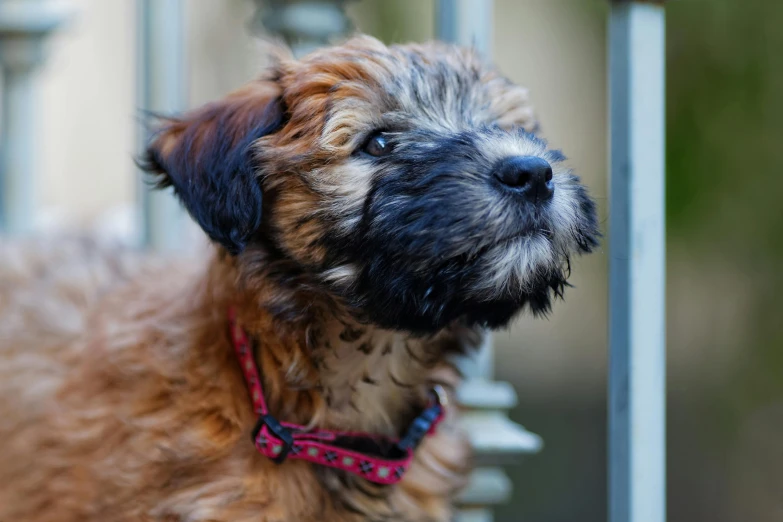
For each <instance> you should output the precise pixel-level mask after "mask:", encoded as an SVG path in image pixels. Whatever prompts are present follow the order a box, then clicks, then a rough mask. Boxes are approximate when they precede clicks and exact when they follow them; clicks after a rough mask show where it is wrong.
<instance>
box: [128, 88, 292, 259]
mask: <svg viewBox="0 0 783 522" xmlns="http://www.w3.org/2000/svg"><path fill="white" fill-rule="evenodd" d="M284 112H285V111H284V108H283V107H282V101H281V92H280V87H279V86H278V84H277V83H276V82H274V81H271V80H259V81H255V82H252V83H250V84H248V85H246V86H245V87H243V88H241V89H239V90H237V91H235V92H233V93H231V94H229V95H228V96H227V97H226V98H224V99H223V100H221V101H218V102H215V103H211V104H209V105H206V106H204V107H202V108H200V109H196V110H194V111H192V112H190V113H188V114H185V115H184V116H183V117H181V118H167V119H165V120H164V121H163V125H162V126H161V128H160V130H158V131H157V132H156V133H155V135H154V136H153V138H152V140H151V143H150V145H149V146H148V148H147V150H146V153H145V156H144V158H143V159H142V161H141V162H140V163H141V166H142V168H144V170H146V171H147V172H150V173H152V174H153V175H155V176H156V178H157V179H156V181H157V187H158V188H164V187H168V186H173V187H174V191H175V193H176V194H177V196H178V197H179V199H180V200H181V201H182V204H183V205H184V206H185V208H186V209H187V211H188V212H189V213H190V215H191V216H192V217H193V219H194V220H195V221H196V222H197V223H198V224H199V225H200V226H201V228H203V229H204V231H205V232H206V233H207V235H208V236H209V237H210V238H211V239H212V240H214V241H216V242H218V243H220V244H221V245H223V246H224V247H225V248H226V249H227V250H228V251H229V252H230V253H232V254H238V253H240V252H242V250H244V248H245V246H246V245H247V243H248V241H249V240H250V239H251V237H252V236H253V234H254V233H255V232H256V231H257V230H258V229H259V227H260V225H261V203H262V194H261V182H260V179H259V178H258V170H259V168H260V165H258V162H257V161H256V160H255V157H254V150H253V149H254V148H253V145H254V143H255V142H256V140H258V139H259V138H261V137H263V136H266V135H268V134H271V133H273V132H275V131H276V130H277V129H278V128H279V127H280V126H281V125H282V123H283V114H284Z"/></svg>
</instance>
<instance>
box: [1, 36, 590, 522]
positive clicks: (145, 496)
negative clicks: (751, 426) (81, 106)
mask: <svg viewBox="0 0 783 522" xmlns="http://www.w3.org/2000/svg"><path fill="white" fill-rule="evenodd" d="M535 127H536V125H535V120H534V117H533V113H532V111H531V108H530V106H529V104H528V99H527V93H526V91H525V90H524V89H522V88H520V87H517V86H515V85H513V84H512V83H511V82H509V81H508V80H506V79H505V78H503V77H502V76H501V75H500V74H498V73H497V72H496V71H495V70H494V69H492V68H491V67H489V66H487V65H486V64H484V63H483V62H482V61H481V60H479V59H478V58H477V57H476V56H475V55H474V54H473V53H472V52H470V51H467V50H463V49H458V48H455V47H451V46H445V45H442V44H427V45H407V46H396V47H386V46H384V45H383V44H381V43H380V42H378V41H376V40H374V39H371V38H367V37H359V38H355V39H353V40H351V41H349V42H347V43H345V44H343V45H342V46H339V47H334V48H330V49H326V50H322V51H317V52H315V53H313V54H311V55H309V56H307V57H305V58H303V59H302V60H299V61H296V60H293V59H291V58H288V57H283V58H280V59H279V60H278V62H277V63H276V64H275V65H274V66H273V67H272V68H271V69H270V70H269V71H268V72H267V73H265V74H264V76H263V77H262V78H260V79H258V80H256V81H254V82H251V83H250V84H249V85H247V86H245V87H243V88H241V89H239V90H238V91H236V92H234V93H232V94H230V95H228V96H227V97H226V98H225V99H223V100H221V101H219V102H216V103H214V104H211V105H207V106H206V107H203V108H201V109H198V110H195V111H193V112H191V113H189V114H186V115H185V116H183V117H181V118H177V119H166V120H164V121H163V122H162V124H161V127H160V130H159V132H158V133H157V134H156V135H155V137H154V139H153V140H152V143H151V145H150V148H149V151H148V154H147V155H146V157H145V158H144V160H143V161H142V163H143V165H144V167H145V168H146V169H147V170H149V171H150V172H152V173H153V176H155V179H156V180H157V182H158V184H159V186H161V187H166V186H173V188H174V190H175V192H176V194H177V195H178V197H179V198H180V199H181V201H182V203H183V205H184V206H185V208H186V209H187V210H188V212H189V213H190V214H191V216H192V217H193V219H194V220H195V221H196V222H197V223H198V224H199V225H200V226H201V227H202V228H203V229H204V231H205V232H206V233H207V235H208V236H209V237H210V238H211V239H212V240H213V242H214V244H215V247H214V248H213V249H212V251H211V252H210V253H209V254H206V255H204V256H203V257H200V258H199V259H194V260H190V261H181V262H175V261H171V260H162V259H153V258H150V257H145V256H141V255H139V254H137V253H134V252H122V251H120V250H119V249H116V248H104V247H102V246H99V245H97V244H95V243H92V242H90V241H80V242H60V241H39V242H36V243H27V244H20V243H5V244H2V245H0V248H2V252H3V254H2V263H0V440H2V441H3V444H2V445H0V485H2V486H1V487H0V520H1V521H3V522H5V521H9V522H10V521H14V520H20V521H21V520H24V521H48V520H52V521H61V522H66V521H86V520H94V521H101V522H110V521H129V520H134V521H137V520H150V521H152V520H161V521H170V522H174V521H232V522H241V521H259V520H263V521H269V522H288V521H301V522H316V521H319V522H320V521H330V522H331V521H355V522H359V521H367V520H372V521H408V522H414V521H415V522H424V521H433V522H440V521H444V522H445V521H447V520H451V519H452V518H453V516H454V508H453V501H454V498H455V495H456V493H457V492H458V491H459V490H460V488H461V487H462V486H464V484H465V481H466V476H467V472H468V470H469V464H470V462H469V461H470V459H469V448H468V444H467V442H466V439H465V438H464V436H463V435H462V434H460V432H459V431H458V430H457V429H456V427H455V419H454V416H455V414H456V413H457V412H456V411H455V408H454V407H449V408H448V410H447V418H446V420H445V422H444V423H442V424H441V425H440V426H439V428H438V430H437V431H436V433H435V434H434V435H432V436H430V437H427V438H425V440H424V441H423V443H422V444H421V446H419V448H418V449H417V450H416V454H415V460H414V463H413V465H412V467H411V469H410V470H409V472H408V473H407V474H406V475H405V477H404V479H403V481H402V482H401V483H399V484H397V485H394V486H380V485H375V484H372V483H370V482H367V481H365V480H363V479H361V478H359V477H356V476H354V475H350V474H346V473H344V472H342V471H339V470H333V469H327V468H323V467H319V466H316V465H313V464H310V463H307V462H304V461H295V460H289V461H286V462H284V463H282V464H275V463H273V462H271V461H270V460H268V459H266V458H265V457H263V456H261V455H260V454H258V453H257V451H256V450H255V448H254V447H253V445H252V443H251V441H250V437H249V434H250V432H251V430H252V428H253V425H254V424H255V421H256V419H255V418H254V415H253V412H252V407H251V402H250V399H249V397H248V392H247V389H246V386H245V383H244V381H243V378H242V375H241V372H240V368H239V366H238V364H237V361H236V359H235V356H234V352H233V347H232V344H231V341H230V337H229V333H228V323H227V312H228V309H229V308H230V307H232V306H233V307H235V309H236V310H237V311H238V319H239V324H240V325H241V326H242V327H243V328H244V329H245V331H246V332H247V333H248V335H249V336H250V337H251V338H252V339H253V341H254V344H255V356H256V359H257V361H258V365H259V367H260V368H261V373H262V380H263V385H264V390H265V393H266V396H267V402H268V403H269V407H270V410H271V411H272V413H273V414H274V415H275V417H277V418H278V419H280V420H285V421H289V422H295V423H300V424H307V425H310V426H314V427H320V428H326V429H339V430H354V431H366V432H371V433H377V434H383V435H387V436H392V437H395V436H399V435H400V434H401V431H402V430H404V429H405V427H406V426H407V424H408V423H409V422H410V420H411V419H412V418H413V417H414V416H415V415H416V414H417V413H418V412H419V411H420V410H421V408H422V407H423V406H424V404H425V400H426V398H425V397H426V393H427V391H428V389H429V388H430V387H431V386H432V384H433V383H442V384H444V385H445V387H446V388H447V389H448V390H449V392H450V393H451V394H452V395H453V390H454V386H456V385H457V384H458V382H459V378H458V376H457V373H456V371H455V370H454V369H453V367H452V366H451V365H450V364H449V363H448V360H449V356H450V355H452V354H455V353H461V352H464V351H465V350H466V349H470V347H472V346H475V345H477V343H478V342H479V340H480V332H481V330H482V329H483V328H485V327H500V326H504V325H506V324H507V323H508V321H509V320H510V319H511V318H512V317H513V316H514V315H515V314H516V313H517V312H519V311H521V310H523V309H525V308H529V309H531V310H532V311H533V312H543V311H546V310H547V309H548V307H549V303H550V299H551V297H553V296H555V295H559V294H561V292H562V289H563V287H564V285H565V280H566V277H567V275H568V264H569V256H571V255H572V254H574V253H579V252H586V251H589V250H590V248H591V247H592V246H593V245H594V243H595V238H596V236H597V232H596V223H595V211H594V207H593V203H592V201H591V200H590V199H589V198H588V197H587V195H586V192H585V190H584V188H583V187H582V186H581V185H580V184H579V182H578V179H577V178H576V177H575V176H573V175H572V174H571V173H570V171H568V170H567V169H565V168H564V167H563V166H562V162H563V160H564V158H563V156H562V154H561V153H560V152H558V151H553V150H551V149H549V148H548V147H547V145H546V143H545V142H543V141H542V140H541V139H539V138H538V137H536V136H535V135H534V134H532V132H534V131H535ZM509 156H514V157H516V156H525V157H530V156H535V157H538V158H541V159H543V160H545V161H547V162H548V163H549V164H551V171H550V173H549V177H550V178H552V179H551V181H548V183H549V184H550V188H551V189H552V190H553V191H554V192H553V195H552V197H551V199H550V200H547V201H545V202H539V201H537V200H536V201H532V200H529V198H528V200H525V199H524V198H522V197H521V196H519V194H517V193H514V191H510V190H507V187H500V186H497V182H496V179H495V178H493V175H492V173H493V169H495V166H496V165H497V164H498V162H499V161H501V160H503V159H504V158H507V157H509ZM552 174H553V175H552ZM517 192H518V191H517ZM453 403H454V401H451V404H452V405H453Z"/></svg>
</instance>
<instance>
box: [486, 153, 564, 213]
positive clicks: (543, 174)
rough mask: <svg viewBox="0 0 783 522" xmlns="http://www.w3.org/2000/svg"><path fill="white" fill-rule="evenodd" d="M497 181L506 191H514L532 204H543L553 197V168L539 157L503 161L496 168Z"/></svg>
mask: <svg viewBox="0 0 783 522" xmlns="http://www.w3.org/2000/svg"><path fill="white" fill-rule="evenodd" d="M494 175H495V179H497V180H498V181H499V182H500V183H501V184H502V185H503V187H504V188H505V189H508V190H513V191H514V192H518V193H519V194H521V195H523V196H525V197H526V198H527V199H529V200H530V201H532V202H542V201H545V200H548V199H549V198H551V197H552V195H553V194H554V192H555V185H554V183H553V182H552V166H551V165H550V164H549V162H547V161H546V160H545V159H543V158H539V157H537V156H512V157H510V158H506V159H504V160H502V161H501V162H500V163H499V164H498V165H497V167H496V168H495V172H494Z"/></svg>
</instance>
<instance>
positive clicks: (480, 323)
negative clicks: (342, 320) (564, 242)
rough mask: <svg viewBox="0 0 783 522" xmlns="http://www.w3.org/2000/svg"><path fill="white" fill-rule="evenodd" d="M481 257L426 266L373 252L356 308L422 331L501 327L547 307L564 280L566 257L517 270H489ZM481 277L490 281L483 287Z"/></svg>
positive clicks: (379, 321) (372, 318)
mask: <svg viewBox="0 0 783 522" xmlns="http://www.w3.org/2000/svg"><path fill="white" fill-rule="evenodd" d="M485 261H486V259H484V258H479V259H475V260H473V261H472V262H470V263H466V262H465V260H464V259H454V260H451V261H449V262H446V263H443V264H441V265H440V266H435V267H433V268H432V269H428V270H412V269H410V268H407V267H408V266H410V264H408V263H404V262H389V261H387V260H386V259H385V258H384V257H383V256H378V257H377V258H376V259H375V261H374V263H371V264H370V265H369V267H368V269H367V270H365V271H364V273H363V274H362V277H361V278H360V281H359V285H358V289H359V292H360V296H361V297H360V298H359V302H360V306H359V307H360V308H361V310H362V312H363V314H364V315H365V316H366V320H367V321H369V322H371V323H374V324H376V325H378V326H381V327H383V328H388V329H393V330H403V331H407V332H412V333H415V334H421V335H427V334H433V333H436V332H438V331H439V330H441V329H443V328H445V327H448V326H450V325H453V324H459V325H461V326H467V327H482V328H489V329H500V328H505V327H507V326H508V325H509V323H510V322H511V321H512V320H513V319H514V317H515V316H517V315H518V314H519V313H520V312H522V311H524V310H529V311H530V312H532V313H533V314H536V315H540V314H545V313H547V312H548V311H549V310H550V308H551V305H552V301H553V300H554V299H555V298H557V297H562V292H563V289H564V288H565V286H566V285H567V282H566V278H567V276H568V269H567V265H568V261H567V259H563V260H562V262H557V263H555V262H554V261H551V262H549V263H547V264H546V266H543V265H542V266H540V267H531V268H532V269H531V270H530V271H529V272H527V273H525V274H522V276H523V277H524V281H521V280H519V278H520V274H519V273H518V272H516V271H509V272H508V273H503V274H492V273H491V270H488V268H487V264H486V262H485ZM487 280H494V281H496V283H495V285H496V286H494V287H492V288H488V287H487V286H486V285H485V283H486V281H487Z"/></svg>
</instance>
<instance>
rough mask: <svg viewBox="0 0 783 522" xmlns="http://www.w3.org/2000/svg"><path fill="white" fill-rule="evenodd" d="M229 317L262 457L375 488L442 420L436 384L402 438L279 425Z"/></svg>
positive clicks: (395, 473) (389, 480) (394, 474)
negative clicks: (346, 475)
mask: <svg viewBox="0 0 783 522" xmlns="http://www.w3.org/2000/svg"><path fill="white" fill-rule="evenodd" d="M228 317H229V325H230V327H231V338H232V340H233V342H234V349H235V350H236V354H237V358H238V359H239V363H240V364H241V366H242V372H243V374H244V376H245V382H246V383H247V387H248V389H249V391H250V396H251V398H252V399H253V410H254V411H255V413H256V414H257V415H258V422H257V423H256V426H255V428H254V429H253V433H252V440H253V444H254V445H255V447H256V449H257V450H258V451H259V452H260V453H261V454H262V455H265V456H266V457H268V458H270V459H272V460H273V461H275V462H277V463H281V462H283V461H284V460H285V459H287V458H289V459H303V460H309V461H310V462H314V463H316V464H321V465H322V466H328V467H331V468H337V469H341V470H343V471H348V472H351V473H354V474H356V475H359V476H360V477H363V478H365V479H367V480H369V481H371V482H376V483H378V484H395V483H397V482H399V481H400V480H401V479H402V476H403V475H404V474H405V471H407V469H408V467H409V466H410V464H411V461H412V460H413V450H414V449H415V448H416V446H418V444H419V442H420V441H421V440H422V439H423V438H424V436H425V435H429V434H431V433H433V432H434V431H435V428H436V427H437V425H438V423H439V422H440V421H441V420H442V419H443V416H444V413H445V406H446V394H445V392H444V391H443V388H441V387H440V386H435V387H434V388H433V390H432V392H431V399H430V403H429V404H428V405H427V407H426V408H425V409H424V411H422V412H421V414H419V416H418V417H416V418H415V419H414V420H413V422H412V423H411V425H410V426H409V427H408V430H407V432H406V434H405V436H404V437H402V438H401V439H391V438H388V437H385V436H382V435H373V434H370V433H361V432H347V431H332V430H312V429H308V428H307V427H306V426H301V425H298V424H291V423H289V422H279V421H278V420H277V419H275V418H274V417H273V416H272V415H271V414H270V413H269V409H268V408H267V406H266V401H265V400H264V390H263V389H262V387H261V379H260V378H259V373H258V367H257V366H256V361H255V358H254V357H253V350H252V349H251V345H250V341H249V340H248V337H247V334H246V333H245V331H244V330H243V329H242V327H241V326H239V325H238V324H237V319H236V311H235V310H234V309H233V308H231V309H229V312H228Z"/></svg>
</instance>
